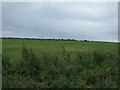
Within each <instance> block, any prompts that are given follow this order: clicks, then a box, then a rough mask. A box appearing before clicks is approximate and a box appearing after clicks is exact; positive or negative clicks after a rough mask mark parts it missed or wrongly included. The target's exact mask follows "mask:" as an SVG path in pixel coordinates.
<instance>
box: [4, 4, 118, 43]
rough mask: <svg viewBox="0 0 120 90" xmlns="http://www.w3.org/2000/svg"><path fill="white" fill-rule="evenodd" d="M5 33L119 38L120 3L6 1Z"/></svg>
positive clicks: (104, 39)
mask: <svg viewBox="0 0 120 90" xmlns="http://www.w3.org/2000/svg"><path fill="white" fill-rule="evenodd" d="M2 32H3V33H2V36H7V37H8V36H10V37H35V38H63V39H71V38H72V39H77V40H84V39H87V40H98V41H117V40H118V3H117V2H111V3H110V2H100V3H98V2H90V3H88V2H84V3H83V2H74V3H73V2H71V3H69V2H66V3H64V2H57V3H55V2H51V3H47V2H45V3H42V2H36V3H33V2H31V3H28V2H27V3H25V2H24V3H23V2H21V3H20V2H17V3H15V2H10V3H3V4H2Z"/></svg>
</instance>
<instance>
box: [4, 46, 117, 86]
mask: <svg viewBox="0 0 120 90" xmlns="http://www.w3.org/2000/svg"><path fill="white" fill-rule="evenodd" d="M62 54H63V57H64V58H63V59H62V60H61V58H59V57H58V56H57V55H53V54H51V53H49V52H43V53H42V54H41V56H39V57H37V56H36V54H35V53H34V51H33V50H32V49H27V48H25V46H23V49H22V58H23V60H20V61H19V62H18V63H17V64H16V66H12V64H11V62H10V60H9V58H7V57H3V60H2V64H3V87H4V88H11V87H12V88H13V87H15V88H25V87H29V88H75V87H76V88H94V87H101V88H103V87H104V88H105V87H106V88H108V87H113V88H116V87H118V85H117V82H118V80H117V78H118V72H117V70H118V67H117V66H116V65H117V59H118V55H114V57H110V55H109V54H107V53H105V52H103V51H102V50H97V51H93V52H77V55H76V58H73V57H72V55H71V54H70V53H67V52H66V49H65V47H63V51H62Z"/></svg>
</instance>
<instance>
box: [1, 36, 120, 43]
mask: <svg viewBox="0 0 120 90" xmlns="http://www.w3.org/2000/svg"><path fill="white" fill-rule="evenodd" d="M0 39H25V40H57V41H58V40H61V41H83V42H110V41H90V40H75V39H54V38H35V37H34V38H31V37H28V38H24V37H0ZM112 43H119V42H112Z"/></svg>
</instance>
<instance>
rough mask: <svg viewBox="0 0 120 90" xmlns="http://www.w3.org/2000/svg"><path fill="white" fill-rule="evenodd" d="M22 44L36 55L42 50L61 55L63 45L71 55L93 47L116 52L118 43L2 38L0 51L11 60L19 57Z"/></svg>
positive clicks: (93, 48)
mask: <svg viewBox="0 0 120 90" xmlns="http://www.w3.org/2000/svg"><path fill="white" fill-rule="evenodd" d="M23 44H24V45H25V46H26V47H27V48H32V49H33V51H34V52H35V53H36V54H37V55H38V56H39V55H40V54H41V53H42V52H43V51H45V52H49V53H53V54H57V55H59V56H61V55H62V50H63V47H64V48H65V50H66V51H67V52H69V53H71V54H73V56H74V55H75V54H76V53H77V52H82V51H92V50H95V49H101V50H104V51H106V52H112V51H115V52H117V50H118V44H117V43H111V42H80V41H59V40H58V41H55V40H22V39H3V40H2V53H3V54H4V55H6V56H9V57H10V58H11V59H13V60H17V59H21V49H22V47H23Z"/></svg>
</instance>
